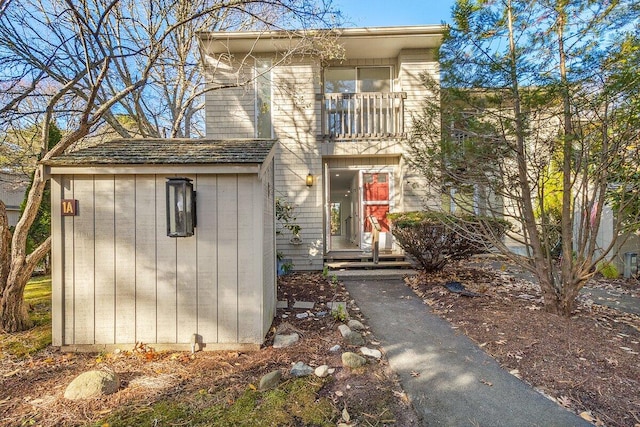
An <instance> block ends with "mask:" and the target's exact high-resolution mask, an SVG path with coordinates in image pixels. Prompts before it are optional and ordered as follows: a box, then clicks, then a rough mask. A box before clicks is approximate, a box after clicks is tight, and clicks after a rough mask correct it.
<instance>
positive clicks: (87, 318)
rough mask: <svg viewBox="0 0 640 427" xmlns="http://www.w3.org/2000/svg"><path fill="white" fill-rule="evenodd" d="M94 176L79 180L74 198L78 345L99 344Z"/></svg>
mask: <svg viewBox="0 0 640 427" xmlns="http://www.w3.org/2000/svg"><path fill="white" fill-rule="evenodd" d="M93 184H94V183H93V176H91V175H89V176H82V177H81V176H75V179H74V197H75V199H77V200H78V211H77V216H74V217H73V218H74V232H75V233H74V234H75V239H74V264H73V265H74V306H75V319H74V321H75V322H74V323H75V324H74V336H73V343H74V344H93V343H94V342H95V321H96V319H95V274H94V272H95V270H94V269H95V259H94V239H95V234H94V230H95V221H94V219H95V217H94V188H93Z"/></svg>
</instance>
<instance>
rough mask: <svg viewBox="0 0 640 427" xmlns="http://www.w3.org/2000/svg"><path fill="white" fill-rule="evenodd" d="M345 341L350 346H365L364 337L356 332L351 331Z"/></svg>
mask: <svg viewBox="0 0 640 427" xmlns="http://www.w3.org/2000/svg"><path fill="white" fill-rule="evenodd" d="M344 340H345V341H346V342H347V343H348V344H349V345H363V344H364V338H362V335H360V333H359V332H356V331H350V332H349V333H348V334H347V335H345V336H344Z"/></svg>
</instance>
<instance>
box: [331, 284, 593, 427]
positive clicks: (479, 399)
mask: <svg viewBox="0 0 640 427" xmlns="http://www.w3.org/2000/svg"><path fill="white" fill-rule="evenodd" d="M345 273H347V274H340V275H339V277H340V279H341V280H342V281H343V282H344V284H345V286H346V288H347V290H348V291H349V293H350V294H351V296H352V297H353V298H354V299H355V301H356V303H357V305H358V306H359V307H360V309H361V310H362V313H363V315H364V316H365V317H366V319H367V322H368V324H369V326H370V327H371V329H372V331H373V333H374V335H375V337H376V338H377V339H378V340H379V341H380V342H381V343H382V348H383V350H384V352H385V354H386V357H387V359H388V360H389V365H390V366H391V368H392V369H393V371H394V372H396V373H397V374H398V376H399V377H400V380H401V382H402V385H403V388H404V390H405V391H406V392H407V394H408V396H409V398H410V399H411V402H412V403H413V406H414V408H415V410H416V412H417V414H418V416H419V417H420V418H421V419H422V421H423V424H424V425H425V426H487V427H489V426H493V427H498V426H519V427H520V426H547V427H548V426H563V427H566V426H589V425H591V424H589V423H587V422H586V421H584V420H582V419H581V418H579V417H577V416H576V415H574V414H573V413H571V412H569V411H567V410H565V409H563V408H562V407H560V406H558V405H557V404H555V403H554V402H552V401H551V400H549V399H547V398H545V397H544V396H542V395H541V394H540V393H538V392H536V391H535V390H533V389H532V388H531V387H529V386H528V385H526V384H525V383H524V382H522V381H520V380H519V379H517V378H516V377H514V376H512V375H510V374H509V373H507V372H506V371H505V370H503V369H502V368H501V367H500V365H498V363H497V362H496V361H495V360H493V359H492V358H491V357H489V356H488V355H487V354H486V353H485V352H484V351H482V350H481V349H480V348H478V347H477V346H476V345H475V344H474V343H473V342H472V341H471V340H469V339H468V338H467V337H466V336H464V335H462V334H460V333H458V332H456V331H455V330H454V329H453V328H452V327H451V326H450V325H449V323H447V322H446V321H444V320H442V319H440V318H439V317H438V316H436V315H434V314H432V313H431V311H430V309H429V308H428V307H427V306H426V305H424V304H423V303H422V301H421V300H420V299H419V298H418V297H416V296H415V295H414V293H413V292H412V291H411V289H409V288H408V287H407V286H406V285H405V284H404V282H403V281H402V279H401V278H400V277H399V276H397V275H395V276H394V275H393V274H392V275H389V276H384V275H380V272H378V274H376V275H369V276H368V277H367V276H357V275H353V274H354V273H353V272H345ZM349 273H351V274H349ZM382 274H384V273H382Z"/></svg>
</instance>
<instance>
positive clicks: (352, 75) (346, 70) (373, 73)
mask: <svg viewBox="0 0 640 427" xmlns="http://www.w3.org/2000/svg"><path fill="white" fill-rule="evenodd" d="M391 86H392V84H391V67H331V68H326V69H325V70H324V92H325V93H357V92H391Z"/></svg>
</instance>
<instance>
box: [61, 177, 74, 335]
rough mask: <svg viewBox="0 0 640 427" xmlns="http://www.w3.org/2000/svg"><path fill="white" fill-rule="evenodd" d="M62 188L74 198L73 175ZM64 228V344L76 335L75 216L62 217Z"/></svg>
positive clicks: (66, 196) (63, 179) (67, 197)
mask: <svg viewBox="0 0 640 427" xmlns="http://www.w3.org/2000/svg"><path fill="white" fill-rule="evenodd" d="M61 183H62V188H61V193H62V196H61V198H63V199H73V198H74V194H73V179H72V177H68V176H64V177H62V178H61ZM61 228H62V239H63V243H62V250H63V259H62V260H61V261H62V265H63V268H64V272H63V274H62V276H63V277H62V280H63V282H62V287H63V290H62V292H63V298H64V308H63V313H62V317H63V327H64V333H63V336H62V342H63V343H64V344H73V336H74V333H73V331H74V325H75V315H74V309H75V298H74V289H75V280H74V277H75V276H74V272H75V269H74V267H73V262H74V258H75V254H74V246H73V240H74V217H72V216H65V217H62V221H61Z"/></svg>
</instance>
